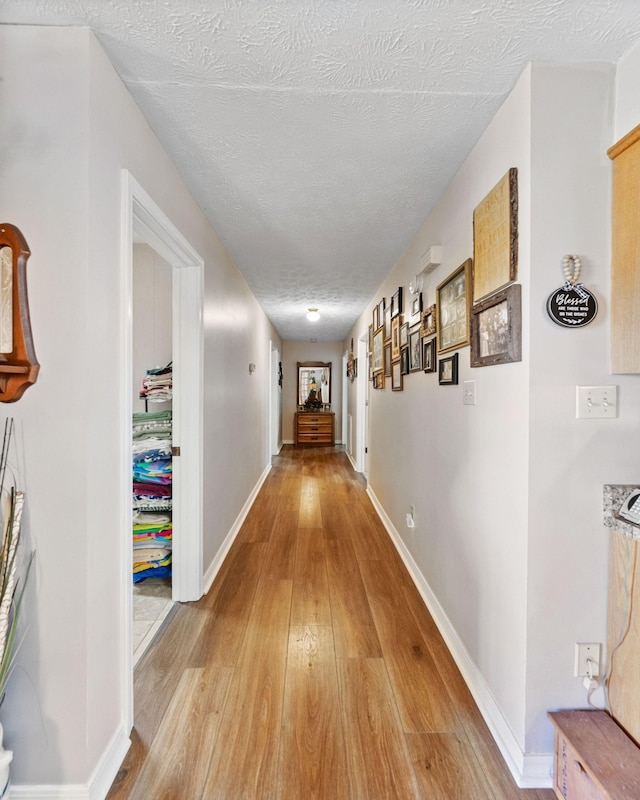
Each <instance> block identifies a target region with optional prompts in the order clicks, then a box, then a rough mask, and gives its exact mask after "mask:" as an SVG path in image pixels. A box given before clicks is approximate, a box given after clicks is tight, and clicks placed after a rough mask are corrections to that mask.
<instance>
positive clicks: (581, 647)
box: [573, 642, 600, 678]
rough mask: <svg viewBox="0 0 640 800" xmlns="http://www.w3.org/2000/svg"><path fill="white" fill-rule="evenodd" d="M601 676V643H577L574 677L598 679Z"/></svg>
mask: <svg viewBox="0 0 640 800" xmlns="http://www.w3.org/2000/svg"><path fill="white" fill-rule="evenodd" d="M599 674H600V643H599V642H576V648H575V661H574V665H573V675H574V677H576V678H586V677H591V678H597V677H598V675H599Z"/></svg>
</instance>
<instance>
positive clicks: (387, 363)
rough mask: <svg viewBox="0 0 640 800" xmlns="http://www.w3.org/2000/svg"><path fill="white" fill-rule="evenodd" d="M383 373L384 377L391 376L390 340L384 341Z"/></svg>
mask: <svg viewBox="0 0 640 800" xmlns="http://www.w3.org/2000/svg"><path fill="white" fill-rule="evenodd" d="M384 374H385V377H386V378H390V377H391V342H385V343H384Z"/></svg>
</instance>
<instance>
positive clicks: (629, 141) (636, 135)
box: [607, 125, 640, 161]
mask: <svg viewBox="0 0 640 800" xmlns="http://www.w3.org/2000/svg"><path fill="white" fill-rule="evenodd" d="M638 140H640V125H636V127H635V128H633V129H632V130H630V131H629V133H627V134H625V135H624V136H623V137H622V139H619V140H618V141H617V142H616V143H615V144H614V145H611V147H610V148H609V149H608V150H607V155H608V156H609V158H610V159H611V160H612V161H613V159H614V158H617V157H618V156H619V155H620V153H624V151H625V150H628V149H629V147H631V145H634V144H635V143H636V142H637V141H638Z"/></svg>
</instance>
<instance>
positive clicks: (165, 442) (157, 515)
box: [131, 231, 180, 666]
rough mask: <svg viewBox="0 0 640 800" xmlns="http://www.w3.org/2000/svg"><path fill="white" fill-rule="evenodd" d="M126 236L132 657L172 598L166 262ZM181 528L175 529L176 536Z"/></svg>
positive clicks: (174, 488) (169, 275)
mask: <svg viewBox="0 0 640 800" xmlns="http://www.w3.org/2000/svg"><path fill="white" fill-rule="evenodd" d="M136 239H137V237H136V234H135V231H134V242H133V262H132V268H133V275H132V290H133V292H132V303H131V308H132V314H131V316H132V340H131V354H132V358H131V360H132V365H133V371H132V375H131V383H132V388H133V391H132V395H131V405H132V408H133V425H132V453H133V475H132V480H133V500H132V515H133V519H132V523H133V537H132V538H133V541H132V547H133V576H132V577H133V662H134V666H135V665H136V664H137V663H138V661H140V659H141V658H142V656H143V655H144V653H145V651H146V650H147V649H148V648H149V646H150V644H151V642H152V641H153V639H154V637H155V636H156V634H157V632H158V630H159V629H160V627H161V625H162V622H163V621H164V620H165V619H166V617H167V615H168V614H169V611H170V610H171V606H172V605H173V598H172V591H173V587H172V571H173V560H172V549H173V539H174V535H173V534H174V531H173V520H172V503H173V500H172V498H173V494H174V493H175V494H178V493H179V492H180V487H179V486H178V485H177V484H176V483H174V481H173V460H174V459H173V438H172V415H173V324H172V320H173V267H172V266H171V264H169V263H168V262H167V261H165V260H164V259H163V258H162V257H161V256H160V255H158V253H156V251H155V250H153V248H151V247H150V246H149V245H148V244H146V243H145V242H142V241H136ZM179 535H180V532H179V531H178V530H176V540H177V538H178V536H179Z"/></svg>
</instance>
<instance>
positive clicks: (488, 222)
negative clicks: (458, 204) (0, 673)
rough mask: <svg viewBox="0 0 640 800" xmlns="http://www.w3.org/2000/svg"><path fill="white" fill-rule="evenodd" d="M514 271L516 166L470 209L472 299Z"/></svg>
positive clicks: (497, 286) (479, 297) (504, 282)
mask: <svg viewBox="0 0 640 800" xmlns="http://www.w3.org/2000/svg"><path fill="white" fill-rule="evenodd" d="M517 274H518V170H517V169H516V168H515V167H512V168H511V169H510V170H509V172H507V174H506V175H504V177H503V178H502V179H501V180H500V181H499V182H498V183H497V184H496V185H495V186H494V187H493V189H492V190H491V191H490V192H489V194H488V195H487V196H486V197H484V198H483V199H482V200H481V201H480V203H478V205H477V206H476V207H475V209H474V211H473V302H474V303H477V302H478V300H482V298H484V297H487V296H488V295H490V294H493V292H496V291H497V290H498V289H501V288H502V287H503V286H506V285H507V284H508V283H511V282H512V281H515V279H516V277H517Z"/></svg>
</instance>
